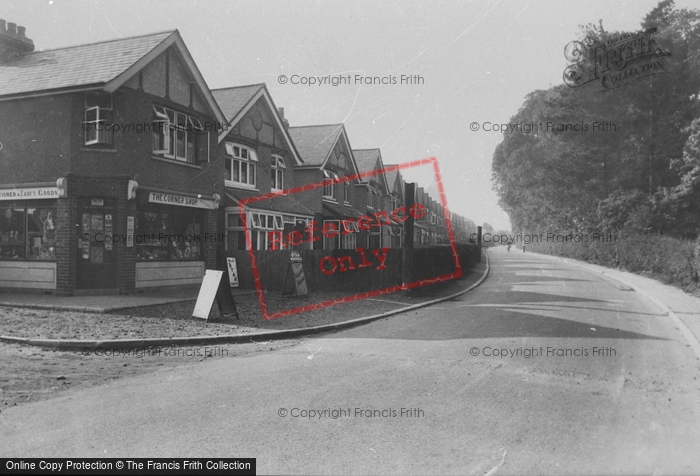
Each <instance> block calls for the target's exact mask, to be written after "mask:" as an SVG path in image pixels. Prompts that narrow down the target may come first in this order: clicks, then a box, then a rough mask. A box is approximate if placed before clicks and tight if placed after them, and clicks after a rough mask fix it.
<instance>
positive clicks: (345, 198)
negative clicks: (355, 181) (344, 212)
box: [343, 182, 350, 205]
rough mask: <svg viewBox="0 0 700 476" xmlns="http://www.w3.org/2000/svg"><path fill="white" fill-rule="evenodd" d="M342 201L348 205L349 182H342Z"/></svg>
mask: <svg viewBox="0 0 700 476" xmlns="http://www.w3.org/2000/svg"><path fill="white" fill-rule="evenodd" d="M343 203H345V204H346V205H350V182H345V184H343Z"/></svg>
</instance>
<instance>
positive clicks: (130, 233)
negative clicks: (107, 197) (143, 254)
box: [126, 217, 134, 248]
mask: <svg viewBox="0 0 700 476" xmlns="http://www.w3.org/2000/svg"><path fill="white" fill-rule="evenodd" d="M126 247H127V248H133V247H134V217H126Z"/></svg>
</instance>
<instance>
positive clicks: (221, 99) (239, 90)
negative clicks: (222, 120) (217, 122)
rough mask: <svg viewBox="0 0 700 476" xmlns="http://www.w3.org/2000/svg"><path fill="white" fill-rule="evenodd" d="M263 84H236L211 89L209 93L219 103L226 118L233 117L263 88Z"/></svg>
mask: <svg viewBox="0 0 700 476" xmlns="http://www.w3.org/2000/svg"><path fill="white" fill-rule="evenodd" d="M264 87H265V85H264V84H262V83H261V84H250V85H246V86H237V87H233V88H223V89H212V91H211V93H212V94H213V95H214V99H216V102H218V103H219V107H220V108H221V110H222V111H223V113H224V115H225V116H226V119H228V120H231V119H233V118H234V117H235V116H236V115H237V114H238V113H239V112H241V110H242V109H243V108H244V107H245V106H246V105H247V104H248V102H249V101H250V100H251V99H252V98H253V96H255V94H256V93H257V92H258V91H260V89H261V88H264Z"/></svg>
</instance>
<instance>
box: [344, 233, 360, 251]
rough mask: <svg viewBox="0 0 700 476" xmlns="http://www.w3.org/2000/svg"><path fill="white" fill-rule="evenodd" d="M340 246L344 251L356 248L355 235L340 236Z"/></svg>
mask: <svg viewBox="0 0 700 476" xmlns="http://www.w3.org/2000/svg"><path fill="white" fill-rule="evenodd" d="M340 240H341V245H342V248H343V249H344V250H354V249H356V248H357V235H355V234H351V235H341V236H340Z"/></svg>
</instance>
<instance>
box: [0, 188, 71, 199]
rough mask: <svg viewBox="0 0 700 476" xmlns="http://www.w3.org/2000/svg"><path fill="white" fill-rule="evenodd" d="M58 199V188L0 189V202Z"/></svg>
mask: <svg viewBox="0 0 700 476" xmlns="http://www.w3.org/2000/svg"><path fill="white" fill-rule="evenodd" d="M47 198H58V187H32V188H6V189H0V200H41V199H47Z"/></svg>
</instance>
